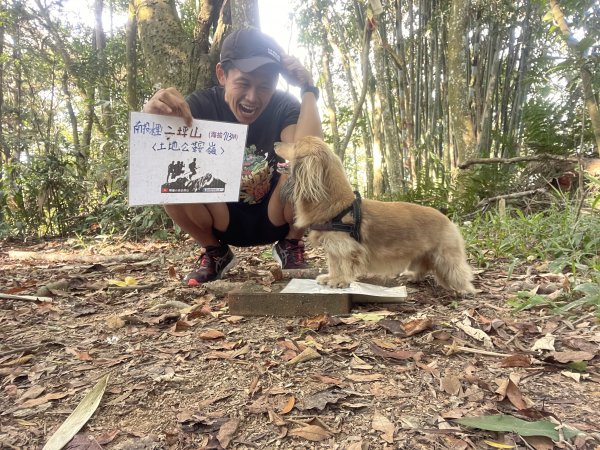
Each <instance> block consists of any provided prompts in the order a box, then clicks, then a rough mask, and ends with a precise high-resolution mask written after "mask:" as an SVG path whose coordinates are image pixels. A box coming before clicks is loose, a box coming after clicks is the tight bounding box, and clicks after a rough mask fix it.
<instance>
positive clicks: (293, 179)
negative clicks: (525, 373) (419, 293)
mask: <svg viewBox="0 0 600 450" xmlns="http://www.w3.org/2000/svg"><path fill="white" fill-rule="evenodd" d="M275 151H276V153H277V154H278V155H279V156H281V157H282V158H285V159H287V160H288V161H290V177H289V179H288V181H287V183H286V185H284V187H283V188H282V196H284V197H286V200H288V201H291V202H292V203H293V204H294V208H295V214H296V219H295V225H296V226H298V227H301V228H304V227H309V226H310V227H311V232H310V234H309V239H310V240H311V243H313V245H320V246H322V247H323V249H324V251H325V254H326V256H327V265H328V270H329V273H327V274H323V275H319V276H318V277H317V282H318V283H320V284H326V285H329V286H331V287H347V286H348V285H349V284H350V283H351V282H352V281H354V280H356V279H357V278H358V277H359V276H361V275H377V276H395V275H398V274H401V273H407V274H408V275H411V279H412V280H415V281H416V280H420V279H422V278H423V277H424V276H425V275H426V274H427V273H429V272H431V273H433V275H434V276H435V279H436V281H437V282H438V283H439V284H440V285H441V286H443V287H444V288H446V289H448V290H451V291H455V292H457V293H460V294H465V293H472V292H474V288H473V285H472V284H471V280H472V278H473V275H472V272H471V268H470V266H469V265H468V264H467V260H466V256H465V249H464V242H463V239H462V236H461V235H460V233H459V231H458V228H457V227H456V225H454V224H453V223H452V222H451V221H450V220H449V219H448V218H447V217H446V216H444V215H443V214H442V213H440V212H439V211H437V210H436V209H433V208H429V207H426V206H420V205H415V204H412V203H404V202H379V201H375V200H363V201H362V202H361V201H360V199H359V198H358V196H355V193H354V192H353V190H352V186H351V185H350V183H349V181H348V179H347V178H346V174H345V172H344V168H343V166H342V163H341V161H340V159H339V157H338V156H337V155H335V154H334V153H333V152H332V151H331V150H330V149H329V147H328V146H327V145H326V144H325V143H324V142H323V141H322V140H321V139H319V138H316V137H305V138H302V139H300V140H298V142H296V143H295V144H284V143H282V144H279V145H278V146H277V148H276V150H275ZM336 216H337V217H336ZM332 219H334V220H333V224H334V226H331V225H332ZM340 229H342V231H339V230H340Z"/></svg>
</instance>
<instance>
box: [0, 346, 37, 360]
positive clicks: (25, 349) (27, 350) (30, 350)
mask: <svg viewBox="0 0 600 450" xmlns="http://www.w3.org/2000/svg"><path fill="white" fill-rule="evenodd" d="M43 345H44V344H38V345H30V346H28V347H16V348H13V349H12V350H6V351H4V352H0V358H4V357H5V356H8V355H12V354H13V353H21V352H25V353H33V352H34V351H35V350H37V349H38V348H40V347H42V346H43Z"/></svg>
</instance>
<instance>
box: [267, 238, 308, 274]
mask: <svg viewBox="0 0 600 450" xmlns="http://www.w3.org/2000/svg"><path fill="white" fill-rule="evenodd" d="M273 259H274V260H275V261H277V262H278V263H279V265H280V266H281V268H282V269H306V268H307V267H308V264H307V263H306V261H304V242H302V241H300V240H298V239H282V240H280V241H279V242H277V243H276V244H275V245H274V246H273Z"/></svg>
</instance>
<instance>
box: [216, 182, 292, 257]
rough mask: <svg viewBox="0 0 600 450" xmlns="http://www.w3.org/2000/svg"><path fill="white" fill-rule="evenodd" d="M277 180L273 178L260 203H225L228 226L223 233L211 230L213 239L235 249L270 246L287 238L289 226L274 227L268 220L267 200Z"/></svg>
mask: <svg viewBox="0 0 600 450" xmlns="http://www.w3.org/2000/svg"><path fill="white" fill-rule="evenodd" d="M277 178H278V177H274V179H273V181H272V184H271V189H269V192H268V194H267V195H266V196H265V198H264V199H263V201H262V202H260V203H257V204H254V205H250V204H247V203H243V202H236V203H227V208H228V209H229V226H228V227H227V230H225V231H219V230H217V229H214V228H213V232H214V234H215V237H216V238H217V239H218V240H219V241H220V242H221V243H223V244H229V245H234V246H236V247H250V246H253V245H265V244H272V243H273V242H275V241H278V240H280V239H283V238H284V237H286V236H287V234H288V232H289V230H290V226H289V225H288V224H287V223H286V224H283V225H281V226H278V227H277V226H275V225H273V224H272V223H271V221H270V220H269V211H268V208H269V200H270V199H271V195H273V191H274V190H275V186H276V185H277Z"/></svg>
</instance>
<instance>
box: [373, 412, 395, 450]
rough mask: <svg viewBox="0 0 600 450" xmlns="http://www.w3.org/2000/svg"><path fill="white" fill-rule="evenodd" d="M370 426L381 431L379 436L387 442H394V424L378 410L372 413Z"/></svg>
mask: <svg viewBox="0 0 600 450" xmlns="http://www.w3.org/2000/svg"><path fill="white" fill-rule="evenodd" d="M371 428H373V429H374V430H375V431H381V432H382V433H383V434H382V435H381V438H382V439H383V440H384V441H385V442H387V443H388V444H391V443H393V442H394V429H395V427H394V424H393V423H392V422H390V421H389V419H388V418H387V417H385V416H384V415H383V414H381V413H380V412H378V411H375V413H374V414H373V420H372V421H371Z"/></svg>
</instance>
